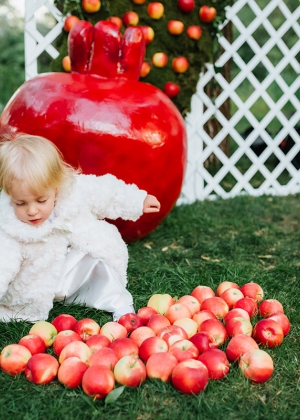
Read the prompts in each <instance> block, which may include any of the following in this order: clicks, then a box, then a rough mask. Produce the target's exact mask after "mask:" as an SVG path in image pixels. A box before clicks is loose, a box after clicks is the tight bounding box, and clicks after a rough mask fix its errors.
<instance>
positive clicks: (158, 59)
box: [152, 52, 168, 68]
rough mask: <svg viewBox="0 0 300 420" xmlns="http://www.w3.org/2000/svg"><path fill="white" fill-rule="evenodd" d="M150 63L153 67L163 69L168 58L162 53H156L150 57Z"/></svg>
mask: <svg viewBox="0 0 300 420" xmlns="http://www.w3.org/2000/svg"><path fill="white" fill-rule="evenodd" d="M152 63H153V64H154V66H155V67H158V68H163V67H166V65H167V64H168V56H167V54H166V53H164V52H157V53H155V54H153V56H152Z"/></svg>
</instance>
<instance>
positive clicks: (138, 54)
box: [68, 20, 145, 80]
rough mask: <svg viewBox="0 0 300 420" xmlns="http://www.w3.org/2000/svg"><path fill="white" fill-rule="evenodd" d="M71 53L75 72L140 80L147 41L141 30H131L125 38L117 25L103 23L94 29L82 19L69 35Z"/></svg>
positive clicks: (98, 23)
mask: <svg viewBox="0 0 300 420" xmlns="http://www.w3.org/2000/svg"><path fill="white" fill-rule="evenodd" d="M68 50H69V56H70V60H71V71H72V72H73V73H82V74H96V75H98V76H102V77H108V78H125V79H131V80H138V79H139V77H140V71H141V66H142V63H143V60H144V56H145V41H144V36H143V33H142V31H141V30H140V29H139V28H138V27H132V26H131V27H128V28H127V29H126V30H125V32H124V35H123V36H122V34H121V33H120V30H119V28H118V27H117V25H116V24H114V23H113V22H109V21H106V20H100V21H99V22H97V23H96V25H95V26H93V25H92V24H91V23H90V22H87V21H84V20H80V21H78V22H76V23H75V25H74V26H73V27H72V29H71V31H70V33H69V37H68Z"/></svg>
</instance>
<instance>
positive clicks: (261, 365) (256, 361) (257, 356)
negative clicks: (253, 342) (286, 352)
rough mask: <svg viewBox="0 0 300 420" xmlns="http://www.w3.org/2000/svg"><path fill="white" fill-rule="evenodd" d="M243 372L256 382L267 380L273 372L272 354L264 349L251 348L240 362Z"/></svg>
mask: <svg viewBox="0 0 300 420" xmlns="http://www.w3.org/2000/svg"><path fill="white" fill-rule="evenodd" d="M239 368H240V370H241V372H242V374H243V375H244V376H245V377H246V378H248V379H250V380H251V381H254V382H258V383H261V382H265V381H267V380H268V379H270V377H271V376H272V374H273V371H274V364H273V360H272V358H271V356H270V355H269V354H268V353H267V352H265V351H264V350H259V349H258V350H251V351H249V352H248V353H245V354H244V355H243V356H242V357H241V359H240V362H239Z"/></svg>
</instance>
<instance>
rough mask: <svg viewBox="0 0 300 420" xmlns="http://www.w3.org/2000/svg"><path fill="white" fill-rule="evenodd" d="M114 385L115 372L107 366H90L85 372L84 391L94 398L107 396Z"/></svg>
mask: <svg viewBox="0 0 300 420" xmlns="http://www.w3.org/2000/svg"><path fill="white" fill-rule="evenodd" d="M114 387H115V378H114V374H113V373H112V371H111V370H110V369H109V368H108V367H106V366H97V365H95V366H90V367H89V368H88V369H87V370H86V371H85V372H84V374H83V377H82V389H83V392H84V393H85V394H86V395H88V396H89V397H92V398H93V399H94V400H99V399H102V398H105V397H106V395H107V394H109V393H110V392H111V391H112V390H113V389H114Z"/></svg>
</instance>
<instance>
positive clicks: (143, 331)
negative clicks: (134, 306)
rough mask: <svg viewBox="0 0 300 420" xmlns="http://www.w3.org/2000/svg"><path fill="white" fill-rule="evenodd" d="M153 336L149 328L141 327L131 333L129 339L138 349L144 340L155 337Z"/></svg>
mask: <svg viewBox="0 0 300 420" xmlns="http://www.w3.org/2000/svg"><path fill="white" fill-rule="evenodd" d="M155 335H156V334H155V332H154V331H153V330H152V329H151V328H149V327H147V326H146V325H144V326H143V327H139V328H137V329H136V330H134V331H132V333H131V334H130V338H131V340H133V341H134V342H135V343H136V344H137V345H138V347H140V346H141V344H142V342H143V341H144V340H146V338H149V337H155Z"/></svg>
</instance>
